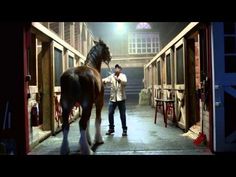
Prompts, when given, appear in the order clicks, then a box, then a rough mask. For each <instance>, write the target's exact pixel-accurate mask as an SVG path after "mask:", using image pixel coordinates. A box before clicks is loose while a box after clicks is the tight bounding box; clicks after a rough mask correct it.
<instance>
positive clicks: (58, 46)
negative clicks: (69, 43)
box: [51, 41, 65, 92]
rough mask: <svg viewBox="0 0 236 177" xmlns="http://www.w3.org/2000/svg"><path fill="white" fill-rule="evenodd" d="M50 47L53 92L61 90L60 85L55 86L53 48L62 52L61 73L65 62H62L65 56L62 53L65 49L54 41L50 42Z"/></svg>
mask: <svg viewBox="0 0 236 177" xmlns="http://www.w3.org/2000/svg"><path fill="white" fill-rule="evenodd" d="M51 49H52V52H51V54H52V56H51V58H52V83H53V87H54V92H61V87H60V86H55V65H54V63H55V52H54V51H55V49H57V50H60V51H61V52H62V73H63V72H64V71H65V62H64V58H65V57H64V53H65V51H64V47H63V46H62V45H60V44H58V43H57V42H55V41H53V42H52V47H51Z"/></svg>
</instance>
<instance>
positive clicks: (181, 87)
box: [174, 38, 186, 90]
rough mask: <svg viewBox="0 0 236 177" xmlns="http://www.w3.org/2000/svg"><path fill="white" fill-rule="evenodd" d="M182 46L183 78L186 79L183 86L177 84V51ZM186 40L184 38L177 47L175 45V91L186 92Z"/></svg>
mask: <svg viewBox="0 0 236 177" xmlns="http://www.w3.org/2000/svg"><path fill="white" fill-rule="evenodd" d="M180 46H183V78H184V83H183V84H177V72H178V70H177V68H176V67H177V49H178V48H179V47H180ZM185 46H186V44H185V39H184V38H182V39H180V40H179V41H178V42H177V43H176V44H175V45H174V73H175V74H174V75H175V77H174V78H175V89H178V90H184V89H185V83H186V81H185V52H186V49H185Z"/></svg>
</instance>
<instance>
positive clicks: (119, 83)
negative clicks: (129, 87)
mask: <svg viewBox="0 0 236 177" xmlns="http://www.w3.org/2000/svg"><path fill="white" fill-rule="evenodd" d="M121 71H122V67H121V66H120V65H118V64H116V65H115V73H114V74H111V75H110V76H108V77H106V78H104V79H102V81H103V83H104V84H107V83H110V84H111V92H110V101H109V115H108V120H109V130H108V131H107V133H106V135H110V134H112V133H114V132H115V130H114V127H115V126H114V112H115V109H116V107H117V106H118V108H119V111H120V119H121V124H122V129H123V133H122V136H127V126H126V105H125V100H126V94H125V86H126V83H127V77H126V75H125V74H123V73H121Z"/></svg>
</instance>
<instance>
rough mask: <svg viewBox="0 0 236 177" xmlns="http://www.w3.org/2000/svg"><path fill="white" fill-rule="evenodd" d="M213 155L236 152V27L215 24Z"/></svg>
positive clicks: (212, 33) (213, 26) (213, 31)
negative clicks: (214, 153) (215, 153)
mask: <svg viewBox="0 0 236 177" xmlns="http://www.w3.org/2000/svg"><path fill="white" fill-rule="evenodd" d="M211 36H212V65H213V66H212V68H213V120H214V129H213V131H214V132H213V133H214V151H216V152H230V151H236V23H212V29H211Z"/></svg>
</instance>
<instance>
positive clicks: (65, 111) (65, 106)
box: [60, 100, 73, 155]
mask: <svg viewBox="0 0 236 177" xmlns="http://www.w3.org/2000/svg"><path fill="white" fill-rule="evenodd" d="M61 106H62V118H63V120H62V121H63V122H62V131H63V140H62V144H61V149H60V154H61V155H66V154H69V152H70V148H69V142H68V133H69V128H70V125H69V115H70V111H71V109H72V107H73V104H72V103H69V101H65V100H61Z"/></svg>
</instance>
